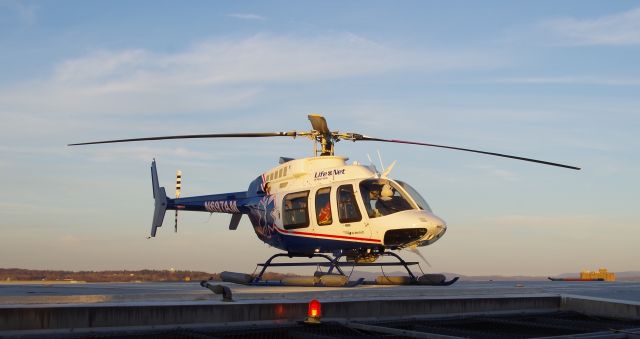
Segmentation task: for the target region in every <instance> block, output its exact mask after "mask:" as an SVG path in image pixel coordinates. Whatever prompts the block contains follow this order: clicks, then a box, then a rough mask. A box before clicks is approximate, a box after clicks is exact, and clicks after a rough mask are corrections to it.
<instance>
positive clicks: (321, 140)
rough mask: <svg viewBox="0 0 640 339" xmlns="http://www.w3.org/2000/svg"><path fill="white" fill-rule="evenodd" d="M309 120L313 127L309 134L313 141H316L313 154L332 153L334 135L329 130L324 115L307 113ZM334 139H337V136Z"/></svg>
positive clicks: (323, 154) (325, 154)
mask: <svg viewBox="0 0 640 339" xmlns="http://www.w3.org/2000/svg"><path fill="white" fill-rule="evenodd" d="M309 121H311V126H312V127H313V132H312V133H313V134H312V135H311V137H312V138H313V139H315V140H314V141H315V142H316V145H315V147H314V153H315V155H316V156H327V155H333V144H334V140H333V139H334V138H335V137H334V135H333V133H331V131H330V130H329V126H327V120H325V119H324V117H323V116H321V115H319V114H309ZM335 139H336V141H337V140H339V139H337V138H335ZM318 144H320V147H321V149H320V150H318V146H317V145H318Z"/></svg>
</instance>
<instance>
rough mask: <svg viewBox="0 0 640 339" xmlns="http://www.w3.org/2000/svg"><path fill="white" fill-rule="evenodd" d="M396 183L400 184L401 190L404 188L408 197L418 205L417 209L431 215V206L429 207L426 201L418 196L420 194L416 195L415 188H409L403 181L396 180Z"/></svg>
mask: <svg viewBox="0 0 640 339" xmlns="http://www.w3.org/2000/svg"><path fill="white" fill-rule="evenodd" d="M396 182H397V183H398V184H400V186H402V188H404V190H405V191H407V193H409V195H410V196H411V197H412V198H413V201H415V202H416V204H418V207H420V209H422V210H426V211H429V212H432V213H433V211H432V210H431V206H429V204H428V203H427V201H426V200H425V199H424V198H423V197H422V196H421V195H420V193H418V191H416V190H415V188H413V187H411V185H409V184H407V183H406V182H404V181H400V180H396Z"/></svg>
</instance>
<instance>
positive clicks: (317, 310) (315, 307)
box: [307, 299, 322, 320]
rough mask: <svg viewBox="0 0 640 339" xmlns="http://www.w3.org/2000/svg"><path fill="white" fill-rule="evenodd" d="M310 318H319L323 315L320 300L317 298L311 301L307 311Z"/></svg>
mask: <svg viewBox="0 0 640 339" xmlns="http://www.w3.org/2000/svg"><path fill="white" fill-rule="evenodd" d="M307 316H308V317H309V318H308V319H309V320H310V319H314V320H318V319H320V317H321V316H322V310H321V306H320V302H319V301H318V300H316V299H313V300H311V301H310V302H309V310H308V311H307Z"/></svg>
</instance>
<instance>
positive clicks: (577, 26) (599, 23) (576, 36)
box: [540, 8, 640, 46]
mask: <svg viewBox="0 0 640 339" xmlns="http://www.w3.org/2000/svg"><path fill="white" fill-rule="evenodd" d="M540 27H541V28H542V29H543V30H545V31H549V32H551V33H552V34H554V35H556V36H558V37H560V38H561V39H563V40H564V41H565V42H566V43H568V44H571V45H618V46H622V45H637V44H640V8H635V9H632V10H629V11H626V12H623V13H619V14H613V15H608V16H603V17H600V18H596V19H590V20H589V19H586V20H579V19H576V18H560V19H554V20H549V21H545V22H542V23H541V24H540Z"/></svg>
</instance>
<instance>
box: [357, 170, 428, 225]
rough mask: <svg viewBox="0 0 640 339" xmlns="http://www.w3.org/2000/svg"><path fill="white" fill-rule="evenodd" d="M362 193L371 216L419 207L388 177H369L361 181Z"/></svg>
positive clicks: (380, 215)
mask: <svg viewBox="0 0 640 339" xmlns="http://www.w3.org/2000/svg"><path fill="white" fill-rule="evenodd" d="M360 194H362V201H364V206H365V208H366V210H367V214H368V215H369V218H377V217H382V216H385V215H389V214H393V213H396V212H400V211H405V210H410V209H417V208H416V207H414V206H413V205H412V204H411V202H410V200H409V199H407V197H406V196H405V194H404V193H403V192H402V190H400V189H399V187H398V186H397V184H396V183H394V182H393V181H391V180H386V179H367V180H363V181H362V182H360Z"/></svg>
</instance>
